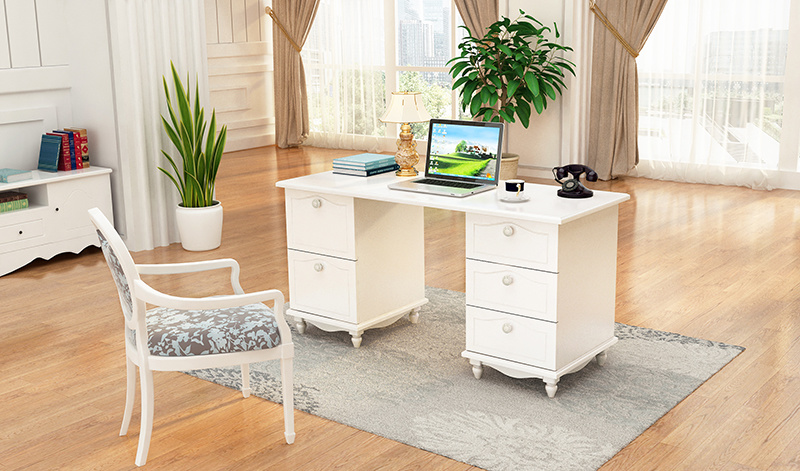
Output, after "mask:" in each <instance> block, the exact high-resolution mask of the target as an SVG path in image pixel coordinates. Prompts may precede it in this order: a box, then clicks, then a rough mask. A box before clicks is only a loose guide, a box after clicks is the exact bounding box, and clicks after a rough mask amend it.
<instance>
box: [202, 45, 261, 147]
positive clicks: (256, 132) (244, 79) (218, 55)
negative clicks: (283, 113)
mask: <svg viewBox="0 0 800 471" xmlns="http://www.w3.org/2000/svg"><path fill="white" fill-rule="evenodd" d="M208 72H209V77H208V84H209V88H210V90H211V105H212V107H213V108H214V109H216V112H217V120H218V121H219V122H220V123H221V124H226V125H228V141H227V144H226V147H225V148H226V150H228V151H234V150H242V149H250V148H253V147H260V146H266V145H271V144H274V143H275V106H274V101H273V90H274V88H273V81H272V78H273V69H272V46H271V43H266V42H247V43H231V44H209V45H208Z"/></svg>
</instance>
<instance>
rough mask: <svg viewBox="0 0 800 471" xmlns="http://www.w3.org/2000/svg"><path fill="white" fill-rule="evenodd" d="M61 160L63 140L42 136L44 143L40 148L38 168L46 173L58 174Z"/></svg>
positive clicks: (46, 135) (56, 137)
mask: <svg viewBox="0 0 800 471" xmlns="http://www.w3.org/2000/svg"><path fill="white" fill-rule="evenodd" d="M60 158H61V138H60V137H58V136H50V135H48V134H42V143H41V144H40V146H39V165H38V167H37V168H38V169H39V170H43V171H45V172H57V171H58V161H59V159H60Z"/></svg>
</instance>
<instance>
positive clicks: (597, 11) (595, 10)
mask: <svg viewBox="0 0 800 471" xmlns="http://www.w3.org/2000/svg"><path fill="white" fill-rule="evenodd" d="M267 8H269V7H267ZM589 10H591V11H592V12H593V13H594V14H595V15H597V19H598V20H600V22H601V23H603V25H604V26H605V27H606V28H608V30H609V31H610V32H611V34H613V35H614V37H615V38H617V41H619V42H620V44H622V46H624V47H625V49H627V51H628V54H630V55H631V57H633V58H634V59H636V58H637V57H638V56H639V53H638V52H637V51H636V49H634V48H633V47H632V46H631V45H630V44H628V42H627V41H625V38H623V37H622V35H621V34H619V31H617V28H615V27H614V25H612V24H611V22H610V21H608V18H606V15H605V14H603V12H602V11H601V10H600V7H598V6H597V5H596V4H595V0H590V2H589ZM276 21H277V20H276ZM279 24H280V23H279Z"/></svg>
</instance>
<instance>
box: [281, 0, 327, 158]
mask: <svg viewBox="0 0 800 471" xmlns="http://www.w3.org/2000/svg"><path fill="white" fill-rule="evenodd" d="M319 2H320V0H272V10H273V13H274V15H275V16H274V18H275V19H276V20H277V21H279V22H280V25H281V26H282V27H281V26H279V24H278V23H277V22H276V24H274V25H273V28H272V41H273V44H274V46H273V54H274V64H275V142H276V144H277V145H278V147H282V148H286V147H293V146H299V145H300V144H302V143H303V141H305V139H306V137H308V131H309V124H308V97H307V95H306V72H305V69H304V68H303V60H302V58H301V57H300V50H299V49H301V48H302V47H303V44H305V42H306V38H307V37H308V32H309V31H310V30H311V24H312V23H313V21H314V15H316V13H317V7H318V6H319ZM287 36H288V37H287Z"/></svg>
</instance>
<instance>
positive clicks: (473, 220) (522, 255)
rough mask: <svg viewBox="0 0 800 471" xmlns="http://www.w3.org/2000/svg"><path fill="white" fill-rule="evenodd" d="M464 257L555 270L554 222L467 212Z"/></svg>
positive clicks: (556, 251)
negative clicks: (539, 221) (548, 222)
mask: <svg viewBox="0 0 800 471" xmlns="http://www.w3.org/2000/svg"><path fill="white" fill-rule="evenodd" d="M466 226H467V234H466V236H467V237H466V238H467V250H466V253H467V258H472V259H476V260H484V261H488V262H498V263H505V264H508V265H515V266H519V267H525V268H532V269H535V270H546V271H550V272H557V271H558V225H556V224H543V223H538V222H531V221H518V220H513V219H508V218H500V217H494V216H485V215H479V214H470V213H467V218H466Z"/></svg>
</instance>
